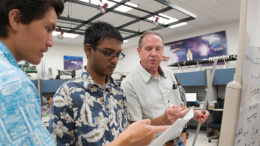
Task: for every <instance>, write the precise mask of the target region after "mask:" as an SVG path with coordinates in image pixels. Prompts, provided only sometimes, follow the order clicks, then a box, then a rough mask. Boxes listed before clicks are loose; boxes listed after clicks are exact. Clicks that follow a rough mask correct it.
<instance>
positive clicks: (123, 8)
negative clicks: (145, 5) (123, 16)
mask: <svg viewBox="0 0 260 146" xmlns="http://www.w3.org/2000/svg"><path fill="white" fill-rule="evenodd" d="M80 1H83V2H86V3H91V4H93V5H100V4H101V2H100V1H99V0H80ZM114 1H117V2H121V1H122V0H114ZM102 2H103V4H104V3H107V4H108V8H111V7H113V6H114V5H115V4H116V3H114V2H110V1H107V0H103V1H102ZM126 4H127V5H129V6H132V7H138V5H136V4H134V3H130V2H126ZM132 9H133V8H130V7H127V6H124V5H121V6H119V7H117V8H116V9H115V10H116V11H120V12H124V13H125V12H127V11H130V10H132Z"/></svg>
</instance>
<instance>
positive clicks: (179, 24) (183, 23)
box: [169, 22, 188, 28]
mask: <svg viewBox="0 0 260 146" xmlns="http://www.w3.org/2000/svg"><path fill="white" fill-rule="evenodd" d="M187 24H188V23H187V22H182V23H178V24H175V25H171V26H169V27H170V28H176V27H180V26H183V25H187Z"/></svg>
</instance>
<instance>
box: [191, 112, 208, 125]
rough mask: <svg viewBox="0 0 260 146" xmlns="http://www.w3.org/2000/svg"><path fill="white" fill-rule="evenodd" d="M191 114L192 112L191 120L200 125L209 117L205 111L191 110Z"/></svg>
mask: <svg viewBox="0 0 260 146" xmlns="http://www.w3.org/2000/svg"><path fill="white" fill-rule="evenodd" d="M193 112H194V117H193V119H194V120H196V121H198V122H200V123H205V121H206V120H207V119H208V117H209V112H208V111H207V110H193Z"/></svg>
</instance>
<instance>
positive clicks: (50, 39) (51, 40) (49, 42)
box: [47, 33, 53, 47]
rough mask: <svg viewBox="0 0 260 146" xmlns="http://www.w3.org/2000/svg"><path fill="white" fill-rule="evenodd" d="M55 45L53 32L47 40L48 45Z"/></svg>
mask: <svg viewBox="0 0 260 146" xmlns="http://www.w3.org/2000/svg"><path fill="white" fill-rule="evenodd" d="M52 46H53V38H52V34H51V33H50V34H49V37H48V40H47V47H52Z"/></svg>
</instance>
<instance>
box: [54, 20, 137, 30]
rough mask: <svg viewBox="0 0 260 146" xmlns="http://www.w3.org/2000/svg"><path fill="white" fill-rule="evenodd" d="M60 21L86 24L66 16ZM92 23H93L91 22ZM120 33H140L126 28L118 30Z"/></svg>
mask: <svg viewBox="0 0 260 146" xmlns="http://www.w3.org/2000/svg"><path fill="white" fill-rule="evenodd" d="M58 19H59V20H65V21H70V22H76V23H84V22H85V21H84V20H80V19H75V18H70V17H64V16H59V17H58ZM90 23H91V22H90ZM117 29H118V30H120V31H125V32H129V33H138V32H137V31H133V30H128V29H124V28H120V29H119V28H117Z"/></svg>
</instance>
